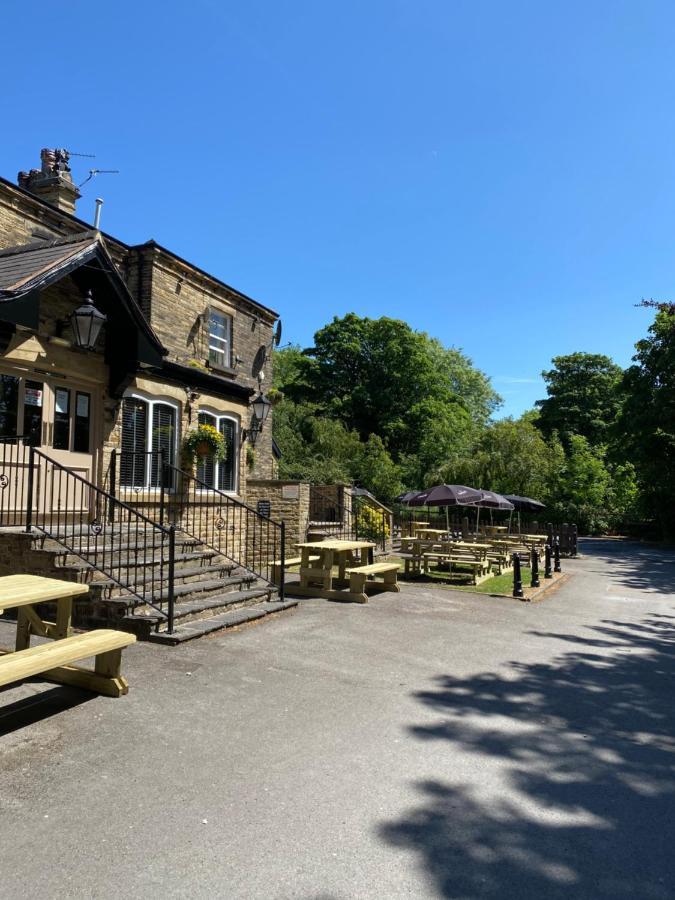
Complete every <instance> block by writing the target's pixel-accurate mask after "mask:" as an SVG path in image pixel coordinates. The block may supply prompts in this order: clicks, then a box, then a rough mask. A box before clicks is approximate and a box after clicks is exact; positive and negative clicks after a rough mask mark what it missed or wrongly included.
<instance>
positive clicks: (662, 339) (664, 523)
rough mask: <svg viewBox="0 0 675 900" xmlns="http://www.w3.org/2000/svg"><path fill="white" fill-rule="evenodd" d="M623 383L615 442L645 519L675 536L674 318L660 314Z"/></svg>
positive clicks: (668, 313)
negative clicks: (631, 472)
mask: <svg viewBox="0 0 675 900" xmlns="http://www.w3.org/2000/svg"><path fill="white" fill-rule="evenodd" d="M635 347H636V351H637V352H636V354H635V356H634V357H633V360H634V365H632V366H630V368H629V369H628V370H627V371H626V373H625V375H624V379H623V390H624V393H625V401H624V404H623V408H622V412H621V416H620V418H619V422H618V425H617V435H618V438H617V442H618V443H619V444H620V446H621V447H622V448H623V449H624V451H625V452H626V454H627V456H628V458H629V459H630V460H631V461H632V463H633V465H634V466H635V470H636V472H637V477H638V483H639V486H640V495H641V497H640V505H641V508H642V513H643V515H645V516H647V517H649V518H653V519H654V520H655V521H656V522H657V523H658V525H659V526H660V528H661V530H662V532H663V534H664V535H669V536H672V535H673V534H675V315H674V314H673V313H672V312H670V311H669V310H668V309H664V310H662V311H660V312H659V313H657V315H656V319H655V320H654V323H653V324H652V325H651V327H650V329H649V336H648V337H646V338H644V339H643V340H641V341H638V343H637V344H636V345H635Z"/></svg>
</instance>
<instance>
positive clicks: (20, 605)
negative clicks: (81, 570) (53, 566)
mask: <svg viewBox="0 0 675 900" xmlns="http://www.w3.org/2000/svg"><path fill="white" fill-rule="evenodd" d="M87 593H89V585H86V584H80V583H79V582H76V581H63V580H62V579H60V578H47V577H45V576H43V575H5V576H2V577H0V612H2V611H4V610H6V609H16V610H18V612H17V625H16V641H15V649H14V650H13V651H12V650H7V649H4V648H0V660H1V661H2V665H1V666H0V686H2V685H7V684H12V683H14V682H17V681H21V680H22V679H24V678H28V677H30V676H32V675H37V674H39V675H40V676H41V677H42V678H44V679H45V680H46V681H55V682H57V684H69V685H74V686H76V687H84V688H87V689H89V690H92V691H96V692H98V693H101V694H107V695H108V696H110V697H120V696H122V695H123V694H126V693H127V691H128V690H129V685H128V684H127V681H126V679H125V678H123V677H122V675H121V672H120V663H121V658H122V649H123V648H124V647H126V646H128V645H129V644H132V643H134V642H135V640H136V638H135V637H134V635H132V634H127V633H125V632H119V631H114V630H112V629H97V630H95V631H89V632H87V633H86V634H78V635H75V634H73V633H72V613H73V598H74V597H80V596H82V595H84V594H87ZM44 603H55V604H56V616H55V621H54V622H50V621H47V620H46V619H43V618H42V616H41V615H40V614H39V613H38V611H37V609H36V606H38V604H44ZM32 635H36V636H38V637H42V638H49V640H47V641H46V642H44V643H42V644H38V645H37V646H35V647H31V646H30V640H31V636H32ZM89 657H95V659H96V663H95V669H87V668H81V667H80V666H76V665H72V663H73V662H76V661H78V660H83V659H87V658H89Z"/></svg>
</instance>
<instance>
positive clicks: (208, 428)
mask: <svg viewBox="0 0 675 900" xmlns="http://www.w3.org/2000/svg"><path fill="white" fill-rule="evenodd" d="M183 455H184V456H185V458H186V459H187V460H188V461H189V462H191V463H192V462H194V460H195V458H197V459H206V458H207V457H213V458H214V459H216V460H218V461H219V462H222V461H223V460H225V459H226V458H227V445H226V443H225V439H224V438H223V436H222V434H221V433H220V432H219V431H218V429H217V428H214V427H213V425H199V426H198V427H197V428H195V429H194V431H188V433H187V434H186V435H185V440H184V441H183Z"/></svg>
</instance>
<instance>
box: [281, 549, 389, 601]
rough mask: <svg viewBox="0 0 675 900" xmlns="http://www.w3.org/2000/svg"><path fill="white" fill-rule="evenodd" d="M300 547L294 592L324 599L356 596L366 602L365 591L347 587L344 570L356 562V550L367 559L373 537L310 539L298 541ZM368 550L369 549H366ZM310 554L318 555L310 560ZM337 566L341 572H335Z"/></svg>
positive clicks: (361, 558) (347, 598) (346, 598)
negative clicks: (298, 577) (354, 591)
mask: <svg viewBox="0 0 675 900" xmlns="http://www.w3.org/2000/svg"><path fill="white" fill-rule="evenodd" d="M295 546H296V547H297V548H298V550H299V551H300V584H299V585H293V593H294V594H299V595H300V596H304V597H322V598H323V599H325V600H354V601H356V602H358V603H365V602H366V600H367V598H366V597H365V595H364V594H354V595H352V593H351V592H350V591H348V590H345V587H346V585H347V583H348V582H347V580H346V578H345V570H346V569H347V568H352V567H353V566H354V565H356V564H357V561H356V559H355V553H357V552H358V553H359V556H360V561H361V564H363V565H365V564H366V562H367V561H368V560H367V559H364V556H366V557H367V556H368V555H369V554H370V552H371V551H372V550H373V549H374V548H375V547H376V546H377V545H376V544H374V543H373V542H372V541H343V540H337V539H335V540H327V541H310V542H307V543H303V544H296V545H295ZM366 551H367V552H366ZM310 556H314V557H316V556H318V557H319V559H318V560H317V561H315V562H310ZM334 566H337V569H338V574H337V576H335V575H334V574H333V568H334Z"/></svg>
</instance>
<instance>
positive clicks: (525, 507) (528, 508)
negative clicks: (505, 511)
mask: <svg viewBox="0 0 675 900" xmlns="http://www.w3.org/2000/svg"><path fill="white" fill-rule="evenodd" d="M506 499H507V500H510V501H511V503H513V506H514V508H515V509H516V511H517V512H518V532H520V514H521V512H534V513H536V512H539V510H541V509H546V506H545V504H543V503H540V502H539V500H533V499H532V497H519V496H518V495H517V494H506ZM509 522H510V520H509Z"/></svg>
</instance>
